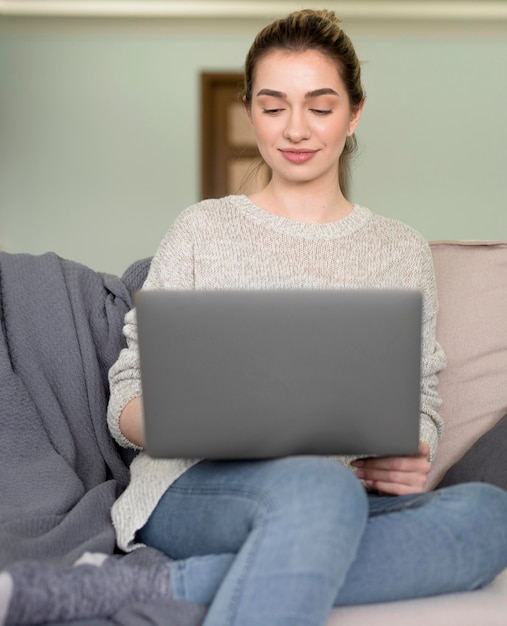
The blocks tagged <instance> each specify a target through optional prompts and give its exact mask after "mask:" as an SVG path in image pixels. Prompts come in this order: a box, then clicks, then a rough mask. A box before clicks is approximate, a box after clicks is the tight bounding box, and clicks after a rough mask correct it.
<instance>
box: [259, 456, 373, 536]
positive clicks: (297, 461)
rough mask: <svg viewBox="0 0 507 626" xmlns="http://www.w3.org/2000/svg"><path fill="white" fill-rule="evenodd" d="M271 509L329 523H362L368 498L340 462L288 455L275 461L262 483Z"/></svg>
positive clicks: (354, 477) (356, 480)
mask: <svg viewBox="0 0 507 626" xmlns="http://www.w3.org/2000/svg"><path fill="white" fill-rule="evenodd" d="M263 493H264V497H265V498H266V500H267V502H269V508H270V509H271V510H277V511H278V513H281V512H282V510H284V509H285V510H286V512H287V513H288V514H290V515H296V516H298V515H301V516H302V518H303V519H304V520H306V522H308V521H309V520H310V519H311V518H326V519H327V520H329V522H330V524H334V523H336V518H338V519H339V521H340V523H347V522H349V523H352V524H359V525H361V524H362V523H364V524H366V521H367V517H368V499H367V495H366V492H365V490H364V488H363V486H362V484H361V482H360V481H359V480H358V479H357V478H356V476H355V475H354V474H353V473H352V472H351V471H350V470H348V469H347V468H345V467H344V466H343V465H341V464H340V463H337V462H336V461H333V460H331V459H327V458H321V457H289V458H286V459H279V460H278V461H277V462H276V470H275V471H274V472H273V474H272V476H271V477H270V479H269V480H268V481H267V482H266V484H265V485H264V487H263Z"/></svg>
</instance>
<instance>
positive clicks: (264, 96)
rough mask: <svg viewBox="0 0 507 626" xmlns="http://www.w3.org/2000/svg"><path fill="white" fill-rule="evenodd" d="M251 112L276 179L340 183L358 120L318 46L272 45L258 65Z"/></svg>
mask: <svg viewBox="0 0 507 626" xmlns="http://www.w3.org/2000/svg"><path fill="white" fill-rule="evenodd" d="M248 115H249V118H250V121H251V123H252V126H253V129H254V132H255V136H256V139H257V145H258V147H259V151H260V153H261V155H262V157H263V159H264V160H265V161H266V163H267V164H268V165H269V166H270V168H271V170H272V173H273V180H275V179H279V180H280V179H282V180H285V181H287V182H299V183H301V182H308V181H314V180H317V179H319V180H320V179H323V177H327V178H329V179H330V180H332V181H333V182H336V180H337V176H338V159H339V158H340V155H341V153H342V151H343V148H344V146H345V140H346V139H347V137H348V136H350V135H351V134H352V133H353V132H354V130H355V128H356V125H357V123H358V121H359V117H360V115H361V109H359V110H358V111H356V112H352V111H351V107H350V103H349V97H348V94H347V91H346V89H345V86H344V84H343V81H342V79H341V77H340V74H339V72H338V69H337V67H336V65H335V63H334V62H333V61H332V60H331V59H330V58H329V57H327V56H325V55H324V54H322V53H321V52H318V51H317V50H306V51H304V52H289V51H286V50H274V51H273V52H270V53H268V54H267V55H266V56H265V57H263V58H262V59H261V60H260V61H259V62H258V64H257V67H256V70H255V75H254V80H253V85H252V99H251V105H250V107H249V109H248Z"/></svg>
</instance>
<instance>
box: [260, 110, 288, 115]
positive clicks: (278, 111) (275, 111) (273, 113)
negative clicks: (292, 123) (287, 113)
mask: <svg viewBox="0 0 507 626" xmlns="http://www.w3.org/2000/svg"><path fill="white" fill-rule="evenodd" d="M281 111H283V109H262V112H263V113H266V114H267V115H276V114H277V113H280V112H281Z"/></svg>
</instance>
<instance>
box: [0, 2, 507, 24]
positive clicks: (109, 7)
mask: <svg viewBox="0 0 507 626" xmlns="http://www.w3.org/2000/svg"><path fill="white" fill-rule="evenodd" d="M303 6H304V7H306V8H312V7H314V8H322V1H321V0H318V1H316V0H306V2H302V3H300V2H293V1H291V0H289V1H287V0H273V1H270V0H222V1H215V0H0V15H15V16H68V17H140V18H143V17H147V18H150V17H168V18H171V17H172V18H186V19H202V18H205V19H208V18H220V19H226V18H236V19H237V18H241V19H255V18H273V17H280V16H283V15H285V14H286V13H288V12H290V11H292V10H294V9H297V8H301V7H303ZM326 6H327V7H328V8H330V9H334V10H335V11H336V12H337V13H338V14H339V16H340V17H342V18H344V19H368V20H371V19H391V20H393V19H395V20H397V19H405V20H407V19H408V20H444V21H463V20H465V21H470V20H483V21H484V20H485V21H498V20H507V2H504V1H501V2H499V1H496V2H481V1H480V0H478V1H472V0H468V1H464V2H463V1H461V2H460V1H457V0H454V1H442V2H436V1H434V0H426V1H423V2H418V1H410V2H409V1H407V0H395V1H391V2H381V1H380V0H376V1H375V0H349V1H345V2H336V1H332V0H331V1H328V2H327V3H326Z"/></svg>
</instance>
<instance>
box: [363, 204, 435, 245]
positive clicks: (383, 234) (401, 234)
mask: <svg viewBox="0 0 507 626" xmlns="http://www.w3.org/2000/svg"><path fill="white" fill-rule="evenodd" d="M369 226H370V230H371V231H372V232H373V234H374V235H376V236H378V237H379V238H380V239H381V240H383V241H392V242H394V243H398V244H403V245H408V246H412V247H414V248H415V249H419V250H421V251H424V252H427V251H429V244H428V241H427V240H426V239H425V237H424V236H423V235H422V234H421V233H420V232H419V231H418V230H416V229H415V228H413V227H412V226H410V225H409V224H407V223H405V222H403V221H401V220H397V219H394V218H391V217H385V216H383V215H379V214H378V213H373V212H371V219H370V222H369Z"/></svg>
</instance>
